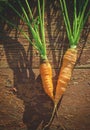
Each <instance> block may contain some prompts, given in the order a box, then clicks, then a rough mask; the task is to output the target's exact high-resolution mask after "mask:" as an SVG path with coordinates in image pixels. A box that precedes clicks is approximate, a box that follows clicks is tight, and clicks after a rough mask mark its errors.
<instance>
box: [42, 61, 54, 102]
mask: <svg viewBox="0 0 90 130" xmlns="http://www.w3.org/2000/svg"><path fill="white" fill-rule="evenodd" d="M40 74H41V79H42V84H43V88H44V90H45V92H46V94H47V95H48V96H49V97H50V98H51V99H52V100H54V95H53V83H52V67H51V65H50V63H49V62H48V61H46V60H45V61H43V62H42V63H41V64H40Z"/></svg>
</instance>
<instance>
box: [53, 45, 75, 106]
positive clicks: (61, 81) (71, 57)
mask: <svg viewBox="0 0 90 130" xmlns="http://www.w3.org/2000/svg"><path fill="white" fill-rule="evenodd" d="M76 60H77V49H76V48H75V49H74V48H69V49H68V50H67V51H66V53H65V54H64V57H63V63H62V67H61V70H60V73H59V76H58V81H57V85H56V93H55V104H58V102H59V100H60V98H61V97H62V95H63V93H64V92H65V91H66V88H67V85H68V82H69V81H70V78H71V75H72V70H73V68H74V65H75V63H76Z"/></svg>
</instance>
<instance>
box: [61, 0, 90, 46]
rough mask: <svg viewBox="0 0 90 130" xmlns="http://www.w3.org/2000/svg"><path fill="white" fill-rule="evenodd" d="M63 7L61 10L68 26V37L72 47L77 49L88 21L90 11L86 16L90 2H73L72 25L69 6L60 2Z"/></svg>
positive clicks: (80, 0) (62, 1)
mask: <svg viewBox="0 0 90 130" xmlns="http://www.w3.org/2000/svg"><path fill="white" fill-rule="evenodd" d="M59 1H60V5H61V10H62V13H63V17H64V22H65V26H66V31H67V36H68V39H69V43H70V47H72V48H76V46H77V43H78V41H79V38H80V34H81V31H82V28H83V26H84V24H85V22H86V20H87V17H88V15H89V14H90V11H89V12H88V13H87V15H86V16H85V11H86V7H87V5H88V2H89V0H83V1H82V0H73V4H74V11H73V20H72V23H70V18H69V15H68V10H67V5H66V1H65V0H59Z"/></svg>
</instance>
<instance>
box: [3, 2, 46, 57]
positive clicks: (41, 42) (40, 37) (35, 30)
mask: <svg viewBox="0 0 90 130" xmlns="http://www.w3.org/2000/svg"><path fill="white" fill-rule="evenodd" d="M17 3H18V5H19V6H20V8H21V10H22V13H23V14H20V12H19V11H18V10H17V8H15V7H14V6H13V5H12V4H10V2H8V5H9V7H10V8H11V9H12V10H13V11H14V12H15V13H16V14H17V15H18V16H19V17H20V19H21V20H22V21H23V22H25V23H26V25H27V26H28V30H29V31H30V33H31V34H32V38H33V39H34V40H33V41H32V40H31V38H30V37H29V36H28V35H27V34H26V32H25V31H24V30H22V29H20V28H19V27H17V26H15V25H14V24H13V23H12V22H10V21H9V20H6V19H5V18H3V19H5V21H7V22H8V23H9V24H10V25H11V26H13V27H14V28H17V29H18V30H19V31H20V32H22V33H23V35H24V36H25V38H27V40H28V41H29V42H30V43H31V44H32V45H33V46H34V47H35V48H36V49H37V50H38V51H39V53H40V56H41V58H42V59H47V55H46V45H45V32H44V6H45V4H44V0H42V7H41V3H40V0H38V16H37V18H34V16H33V13H32V10H31V7H30V4H29V2H28V0H25V4H26V8H25V7H24V6H23V4H22V2H21V0H17Z"/></svg>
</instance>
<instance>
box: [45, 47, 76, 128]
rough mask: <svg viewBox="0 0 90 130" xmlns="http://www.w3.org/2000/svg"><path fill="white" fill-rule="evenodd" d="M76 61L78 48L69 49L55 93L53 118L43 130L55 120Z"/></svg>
mask: <svg viewBox="0 0 90 130" xmlns="http://www.w3.org/2000/svg"><path fill="white" fill-rule="evenodd" d="M76 60H77V49H76V48H69V49H68V50H67V51H66V53H65V54H64V57H63V62H62V66H61V69H60V73H59V76H58V80H57V85H56V91H55V96H54V109H53V112H52V116H51V118H50V121H49V122H48V124H47V125H45V127H44V128H43V130H44V129H45V128H47V127H49V126H50V124H51V122H52V120H53V117H54V115H55V112H56V110H57V105H58V102H59V101H60V99H61V97H62V95H63V94H64V92H65V91H66V88H67V85H68V83H69V81H70V78H71V75H72V71H73V68H74V65H75V63H76ZM62 127H63V126H62Z"/></svg>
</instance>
